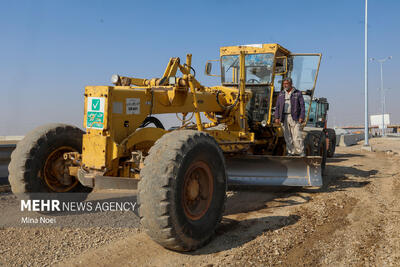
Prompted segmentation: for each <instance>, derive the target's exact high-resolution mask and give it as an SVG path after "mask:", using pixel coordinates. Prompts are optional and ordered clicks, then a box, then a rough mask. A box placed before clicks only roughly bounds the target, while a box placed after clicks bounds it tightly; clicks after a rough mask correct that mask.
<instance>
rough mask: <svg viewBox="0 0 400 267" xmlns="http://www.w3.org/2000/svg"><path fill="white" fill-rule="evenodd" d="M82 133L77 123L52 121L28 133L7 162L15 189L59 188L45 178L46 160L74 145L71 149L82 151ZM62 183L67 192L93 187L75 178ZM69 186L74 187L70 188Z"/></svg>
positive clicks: (46, 190)
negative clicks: (67, 123)
mask: <svg viewBox="0 0 400 267" xmlns="http://www.w3.org/2000/svg"><path fill="white" fill-rule="evenodd" d="M83 133H84V132H83V131H82V130H81V129H79V128H77V127H74V126H70V125H66V124H55V123H52V124H47V125H43V126H40V127H38V128H36V129H34V130H33V131H31V132H29V133H28V134H26V136H25V137H24V139H22V140H21V141H20V142H18V144H17V147H16V148H15V150H14V151H13V153H12V154H11V161H10V164H9V166H8V171H9V176H8V179H9V182H10V185H11V190H12V192H13V193H14V194H24V195H25V194H27V195H29V194H30V193H53V192H57V191H55V190H53V189H52V188H51V187H50V186H49V185H48V183H46V181H45V179H44V175H43V174H44V167H45V163H46V162H47V160H48V159H49V158H50V157H51V155H54V154H53V152H55V151H57V150H58V151H59V154H61V153H63V152H64V151H66V152H67V150H69V148H71V150H72V151H77V152H79V153H81V152H82V135H83ZM60 149H61V150H60ZM74 179H76V178H74ZM60 186H61V187H60V188H63V189H65V191H64V192H88V191H90V189H89V188H87V187H84V186H82V184H80V183H79V181H78V180H72V182H71V185H70V186H65V187H63V186H62V185H60ZM72 186H73V187H72ZM55 187H56V186H55V185H54V188H55ZM69 187H71V188H70V189H68V188H69ZM66 189H68V190H66Z"/></svg>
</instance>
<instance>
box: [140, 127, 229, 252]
mask: <svg viewBox="0 0 400 267" xmlns="http://www.w3.org/2000/svg"><path fill="white" fill-rule="evenodd" d="M140 177H141V179H140V182H139V186H138V189H139V198H138V200H139V214H140V220H141V224H142V225H143V226H144V228H145V232H146V233H147V234H148V235H149V236H150V237H151V238H152V239H153V240H154V241H156V242H157V243H159V244H160V245H162V246H164V247H166V248H168V249H172V250H177V251H191V250H195V249H197V248H199V247H201V246H203V245H205V244H206V243H208V242H209V241H210V239H211V237H212V236H213V234H214V231H215V228H216V227H217V225H218V223H219V222H220V220H221V217H222V214H223V212H224V206H225V193H226V186H227V184H226V173H225V160H224V156H223V154H222V151H221V149H220V148H219V145H218V144H217V142H216V141H215V139H214V138H212V137H211V136H210V135H208V134H206V133H203V132H199V131H191V130H181V131H174V132H171V133H168V134H165V135H164V136H162V137H161V138H160V139H159V140H157V142H156V143H155V144H154V146H153V147H152V148H151V149H150V151H149V155H148V156H147V157H146V159H145V161H144V167H143V168H142V170H141V172H140Z"/></svg>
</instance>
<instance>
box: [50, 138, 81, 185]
mask: <svg viewBox="0 0 400 267" xmlns="http://www.w3.org/2000/svg"><path fill="white" fill-rule="evenodd" d="M67 152H77V151H76V149H73V148H72V147H69V146H63V147H59V148H57V149H56V150H54V151H53V152H51V153H50V155H49V156H48V157H47V159H46V162H45V164H44V167H43V179H44V181H45V182H46V184H47V186H48V187H49V188H50V189H51V190H52V191H54V192H68V191H70V190H72V189H73V188H74V187H75V186H76V185H77V184H78V179H76V177H74V176H70V175H68V174H66V173H65V172H66V168H68V167H67V166H66V165H65V160H64V157H63V156H64V153H67ZM66 180H70V182H68V183H66V182H65V181H66ZM62 181H64V183H62Z"/></svg>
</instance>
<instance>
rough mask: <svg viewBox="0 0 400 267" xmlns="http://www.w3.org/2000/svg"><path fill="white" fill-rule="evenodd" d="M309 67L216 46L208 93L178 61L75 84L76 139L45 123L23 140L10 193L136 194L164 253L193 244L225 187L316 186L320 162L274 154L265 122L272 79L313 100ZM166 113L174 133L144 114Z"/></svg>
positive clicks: (263, 48) (275, 86) (289, 58)
mask: <svg viewBox="0 0 400 267" xmlns="http://www.w3.org/2000/svg"><path fill="white" fill-rule="evenodd" d="M320 58H321V55H320V54H303V55H295V54H292V53H290V52H289V51H288V50H286V49H285V48H283V47H282V46H280V45H278V44H262V45H248V46H231V47H222V48H221V58H220V60H219V62H220V64H221V73H220V74H219V75H220V76H221V81H222V84H221V85H219V86H213V87H206V86H203V85H202V84H201V83H200V82H199V81H198V80H197V78H196V77H195V72H194V69H193V67H192V64H191V59H192V56H191V55H190V54H188V55H187V57H186V62H185V63H184V64H182V62H181V61H180V59H179V58H171V59H170V61H169V63H168V65H167V67H166V70H165V72H164V74H163V75H162V76H161V77H160V78H151V79H141V78H134V77H129V76H122V75H113V77H112V83H113V85H111V86H87V87H86V88H85V94H84V96H85V101H84V105H85V106H84V128H85V129H86V131H85V132H83V131H82V130H80V129H79V128H77V127H74V126H69V125H65V124H50V125H45V126H42V127H39V128H37V129H34V130H33V131H32V132H30V133H28V134H27V135H26V136H25V138H24V139H23V140H22V141H20V142H19V143H18V145H17V147H16V149H15V151H14V153H13V155H12V157H11V163H10V166H9V173H10V176H9V180H10V183H11V188H12V191H13V192H14V193H23V194H27V195H30V194H32V193H34V192H57V193H62V192H82V191H84V192H87V191H88V190H90V188H93V187H96V188H123V189H128V188H130V189H136V188H137V189H138V201H139V206H140V207H139V214H140V218H141V223H142V225H143V226H144V228H145V229H146V232H147V234H148V235H149V236H151V237H152V238H153V239H154V240H155V241H157V242H158V243H159V244H161V245H163V246H165V247H167V248H170V249H173V250H180V251H188V250H194V249H196V248H198V247H201V246H202V245H204V244H205V243H207V242H208V241H209V240H210V238H211V237H212V235H213V233H214V230H215V228H216V225H217V224H218V222H219V221H220V219H221V217H222V213H223V210H224V200H225V192H226V188H227V185H231V184H232V185H242V184H244V185H276V186H282V185H286V186H321V185H322V177H321V162H322V161H321V157H319V156H307V157H286V156H285V152H284V151H285V144H284V140H283V138H282V129H281V126H280V125H274V124H273V117H272V114H273V111H274V105H275V101H276V96H277V94H278V92H279V90H280V87H281V84H280V82H279V81H281V80H282V78H284V77H291V78H292V79H293V81H294V85H295V86H296V87H297V88H298V89H300V90H302V91H304V92H305V93H307V94H309V95H310V96H311V97H312V96H313V92H314V88H315V82H316V79H317V74H318V69H319V62H320ZM207 70H208V73H211V65H210V64H207ZM178 71H180V73H181V74H180V75H177V74H178ZM167 113H170V114H173V113H176V114H177V115H178V114H179V118H180V119H181V121H182V124H181V126H180V127H178V128H177V129H176V130H171V131H168V130H165V129H164V127H163V125H162V123H161V122H160V121H159V120H158V119H157V118H156V117H155V116H154V115H157V114H167ZM202 115H204V116H205V117H206V118H207V121H206V120H204V116H202ZM192 118H193V119H192ZM150 124H153V126H155V127H148V126H149V125H150Z"/></svg>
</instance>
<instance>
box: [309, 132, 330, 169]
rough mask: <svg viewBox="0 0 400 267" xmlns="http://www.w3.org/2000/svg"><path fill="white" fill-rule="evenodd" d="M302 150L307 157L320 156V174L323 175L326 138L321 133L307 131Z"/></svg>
mask: <svg viewBox="0 0 400 267" xmlns="http://www.w3.org/2000/svg"><path fill="white" fill-rule="evenodd" d="M304 150H305V153H306V155H307V156H320V157H322V161H321V173H322V175H324V174H325V166H326V156H327V151H326V136H325V133H324V132H323V131H308V132H307V134H306V137H305V139H304Z"/></svg>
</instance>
